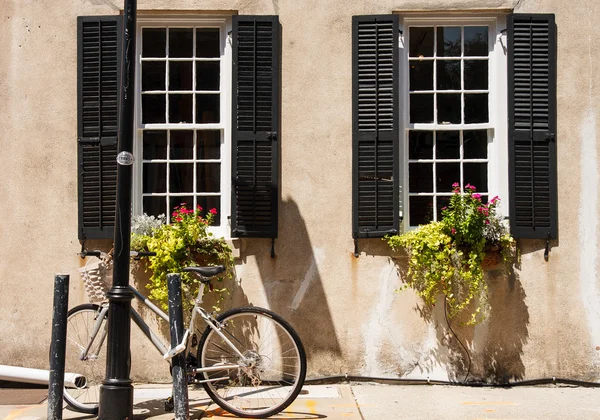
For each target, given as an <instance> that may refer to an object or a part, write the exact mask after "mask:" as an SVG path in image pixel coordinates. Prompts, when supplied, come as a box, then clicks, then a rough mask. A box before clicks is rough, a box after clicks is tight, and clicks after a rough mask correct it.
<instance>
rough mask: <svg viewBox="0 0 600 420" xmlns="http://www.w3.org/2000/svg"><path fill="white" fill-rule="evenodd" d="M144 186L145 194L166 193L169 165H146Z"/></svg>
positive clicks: (144, 168) (143, 169) (143, 170)
mask: <svg viewBox="0 0 600 420" xmlns="http://www.w3.org/2000/svg"><path fill="white" fill-rule="evenodd" d="M142 172H143V173H144V176H143V185H142V191H143V192H145V193H164V192H165V191H166V190H167V164H166V163H144V167H143V168H142Z"/></svg>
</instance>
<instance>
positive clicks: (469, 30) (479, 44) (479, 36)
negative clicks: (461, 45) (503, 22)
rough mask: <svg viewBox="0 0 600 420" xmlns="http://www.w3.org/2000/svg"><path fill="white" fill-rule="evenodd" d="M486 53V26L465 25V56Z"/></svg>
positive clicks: (484, 54)
mask: <svg viewBox="0 0 600 420" xmlns="http://www.w3.org/2000/svg"><path fill="white" fill-rule="evenodd" d="M488 54H489V48H488V27H487V26H465V56H469V57H487V55H488Z"/></svg>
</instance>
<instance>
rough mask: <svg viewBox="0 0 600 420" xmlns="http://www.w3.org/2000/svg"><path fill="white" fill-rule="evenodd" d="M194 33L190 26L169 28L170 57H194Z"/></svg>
mask: <svg viewBox="0 0 600 420" xmlns="http://www.w3.org/2000/svg"><path fill="white" fill-rule="evenodd" d="M193 53H194V33H193V32H192V29H188V28H173V29H169V57H192V55H193Z"/></svg>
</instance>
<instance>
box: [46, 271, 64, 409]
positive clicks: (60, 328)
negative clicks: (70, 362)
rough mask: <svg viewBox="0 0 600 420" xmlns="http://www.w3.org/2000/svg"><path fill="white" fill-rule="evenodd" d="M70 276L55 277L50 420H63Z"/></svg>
mask: <svg viewBox="0 0 600 420" xmlns="http://www.w3.org/2000/svg"><path fill="white" fill-rule="evenodd" d="M68 305H69V276H68V275H67V274H57V275H56V276H54V312H53V314H52V341H51V343H50V376H49V382H48V419H50V420H62V406H63V404H62V399H63V392H64V391H63V389H64V384H65V348H66V344H67V307H68Z"/></svg>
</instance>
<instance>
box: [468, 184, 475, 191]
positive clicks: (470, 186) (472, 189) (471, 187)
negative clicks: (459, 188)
mask: <svg viewBox="0 0 600 420" xmlns="http://www.w3.org/2000/svg"><path fill="white" fill-rule="evenodd" d="M465 190H471V191H477V188H475V186H474V185H471V184H467V185H465Z"/></svg>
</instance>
